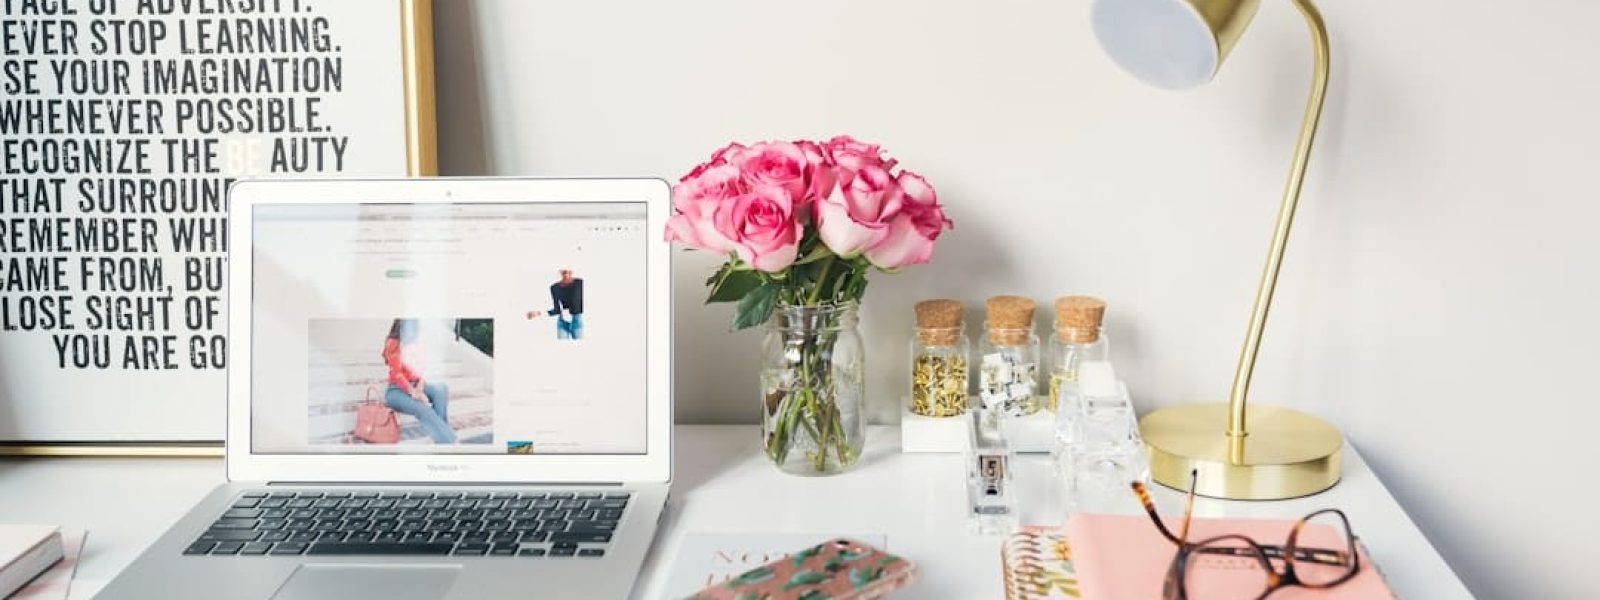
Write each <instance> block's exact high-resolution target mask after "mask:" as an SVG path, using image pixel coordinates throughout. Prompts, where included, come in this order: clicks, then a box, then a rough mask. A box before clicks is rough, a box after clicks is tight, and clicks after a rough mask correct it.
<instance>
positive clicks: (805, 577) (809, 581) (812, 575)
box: [783, 571, 828, 592]
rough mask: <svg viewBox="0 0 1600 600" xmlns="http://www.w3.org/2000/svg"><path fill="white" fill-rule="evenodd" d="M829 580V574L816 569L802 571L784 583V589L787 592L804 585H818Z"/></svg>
mask: <svg viewBox="0 0 1600 600" xmlns="http://www.w3.org/2000/svg"><path fill="white" fill-rule="evenodd" d="M827 580H828V576H827V575H823V574H822V573H818V572H816V571H800V572H798V573H795V574H794V576H793V577H790V578H789V583H785V584H783V591H785V592H787V591H790V590H793V589H795V588H797V587H800V586H802V585H816V584H819V583H822V582H824V581H827Z"/></svg>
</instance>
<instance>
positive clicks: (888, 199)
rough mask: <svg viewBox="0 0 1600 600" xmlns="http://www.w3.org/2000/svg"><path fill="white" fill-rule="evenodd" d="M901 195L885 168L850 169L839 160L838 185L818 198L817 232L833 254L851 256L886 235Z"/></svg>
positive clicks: (895, 213) (898, 207)
mask: <svg viewBox="0 0 1600 600" xmlns="http://www.w3.org/2000/svg"><path fill="white" fill-rule="evenodd" d="M903 195H904V194H903V192H901V190H900V184H899V183H898V182H896V181H895V179H894V177H893V176H891V175H889V170H888V169H886V168H883V167H881V166H878V165H875V164H862V165H860V167H859V168H858V169H852V168H850V167H847V166H846V164H845V163H842V162H841V163H839V185H838V187H837V188H835V189H834V190H833V193H831V194H829V195H827V196H826V197H824V198H822V199H820V200H818V201H817V206H816V223H817V234H818V235H820V236H821V237H822V242H823V243H824V244H827V245H828V248H829V249H831V250H833V253H834V254H838V255H839V256H841V257H844V258H854V257H855V256H856V255H858V254H860V253H861V251H862V250H865V249H867V248H869V247H872V246H875V245H877V244H878V243H879V242H881V241H883V239H884V237H886V236H888V235H889V221H890V220H892V219H893V218H894V217H895V215H897V214H899V212H900V205H901V197H902V196H903Z"/></svg>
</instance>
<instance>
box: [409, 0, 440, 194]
mask: <svg viewBox="0 0 1600 600" xmlns="http://www.w3.org/2000/svg"><path fill="white" fill-rule="evenodd" d="M400 30H401V38H402V44H401V47H402V50H401V51H402V53H403V55H404V56H403V62H404V65H405V68H404V71H405V95H406V172H407V173H408V174H410V175H411V176H413V177H432V176H435V175H438V174H439V146H438V127H439V125H438V121H437V118H436V117H437V115H436V102H435V100H436V99H435V96H434V87H433V85H434V84H433V1H432V0H402V2H401V3H400Z"/></svg>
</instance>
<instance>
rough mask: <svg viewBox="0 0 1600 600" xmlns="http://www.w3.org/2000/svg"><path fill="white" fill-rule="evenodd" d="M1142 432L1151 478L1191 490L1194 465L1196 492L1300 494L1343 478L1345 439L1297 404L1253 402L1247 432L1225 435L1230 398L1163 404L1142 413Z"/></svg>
mask: <svg viewBox="0 0 1600 600" xmlns="http://www.w3.org/2000/svg"><path fill="white" fill-rule="evenodd" d="M1139 430H1140V434H1141V435H1143V436H1144V442H1145V445H1147V446H1149V448H1150V478H1151V479H1153V480H1155V482H1156V483H1159V484H1161V485H1164V486H1167V487H1170V488H1173V489H1177V490H1183V491H1188V489H1189V473H1190V471H1198V472H1199V479H1198V482H1197V486H1196V488H1195V493H1196V494H1199V495H1201V496H1209V497H1212V498H1226V499H1230V500H1281V499H1284V498H1298V497H1300V496H1310V495H1312V494H1315V493H1318V492H1321V491H1323V490H1326V489H1328V488H1330V487H1333V485H1334V484H1336V483H1338V482H1339V450H1340V447H1341V446H1342V445H1343V444H1344V437H1343V436H1341V435H1340V434H1339V430H1338V429H1335V428H1334V427H1333V426H1332V425H1329V424H1328V423H1326V422H1324V421H1323V420H1322V419H1318V418H1316V417H1313V416H1311V415H1308V414H1306V413H1303V412H1300V411H1297V410H1293V409H1289V408H1283V407H1280V406H1266V405H1260V404H1251V405H1250V406H1249V407H1248V411H1246V413H1245V430H1246V431H1248V432H1249V435H1247V436H1245V437H1243V438H1230V437H1228V435H1227V431H1228V405H1227V404H1190V405H1186V406H1175V407H1172V408H1164V409H1161V410H1158V411H1155V412H1152V413H1150V414H1148V415H1145V416H1144V418H1143V419H1140V420H1139Z"/></svg>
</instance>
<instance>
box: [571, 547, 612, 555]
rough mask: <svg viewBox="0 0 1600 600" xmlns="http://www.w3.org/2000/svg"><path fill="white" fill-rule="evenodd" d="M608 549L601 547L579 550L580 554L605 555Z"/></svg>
mask: <svg viewBox="0 0 1600 600" xmlns="http://www.w3.org/2000/svg"><path fill="white" fill-rule="evenodd" d="M605 555H606V551H605V550H604V549H601V548H584V549H582V550H579V551H578V556H605Z"/></svg>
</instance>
